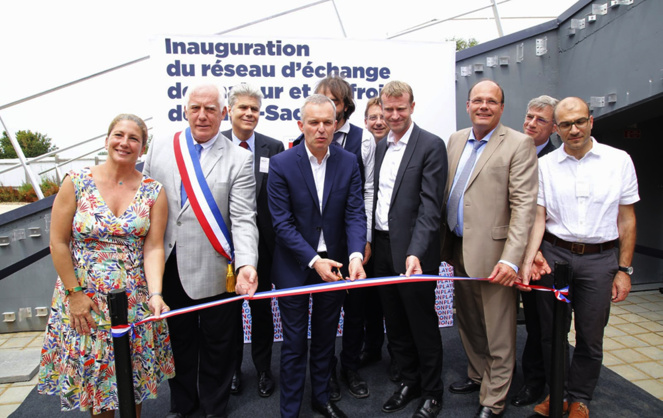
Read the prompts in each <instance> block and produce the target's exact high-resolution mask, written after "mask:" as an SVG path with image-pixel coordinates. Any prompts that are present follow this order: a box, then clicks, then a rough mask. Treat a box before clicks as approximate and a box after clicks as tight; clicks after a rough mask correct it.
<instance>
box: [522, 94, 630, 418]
mask: <svg viewBox="0 0 663 418" xmlns="http://www.w3.org/2000/svg"><path fill="white" fill-rule="evenodd" d="M554 116H555V129H556V131H557V132H558V133H559V135H560V137H561V139H562V142H563V144H564V145H563V146H562V147H560V148H559V149H557V150H555V151H553V152H552V153H550V154H548V155H547V156H545V157H543V158H541V159H540V160H539V194H538V199H537V204H538V206H537V214H536V221H535V224H534V227H533V228H532V233H531V236H530V240H529V244H528V247H527V253H526V256H525V261H524V263H523V266H522V271H521V275H522V281H523V283H526V284H527V283H529V278H530V276H531V273H530V272H531V269H532V267H531V266H532V261H533V260H534V257H535V255H536V252H537V251H538V249H539V246H540V247H541V252H542V253H543V256H544V257H545V259H546V260H547V261H548V264H551V263H552V262H554V261H558V260H559V261H566V262H568V263H569V266H570V267H571V269H572V271H573V276H572V278H571V283H570V284H569V285H570V286H569V287H570V299H571V307H572V308H573V311H574V313H575V317H574V321H575V330H576V348H575V350H574V352H573V359H572V361H571V364H570V365H569V373H568V379H567V394H566V396H567V400H568V404H567V405H568V409H569V417H570V418H579V417H583V418H584V417H588V416H589V408H588V405H589V402H590V401H591V399H592V396H593V393H594V389H595V387H596V383H597V381H598V378H599V373H600V371H601V363H602V361H603V333H604V327H605V326H606V325H607V323H608V318H609V315H610V302H611V301H612V302H620V301H622V300H624V299H625V298H626V296H627V295H628V293H629V291H630V289H631V277H630V275H631V274H632V273H633V268H632V267H631V260H632V258H633V251H634V248H635V236H636V220H635V210H634V203H635V202H637V201H639V200H640V197H639V195H638V183H637V178H636V175H635V168H634V166H633V162H632V161H631V158H630V157H629V156H628V154H627V153H626V152H624V151H621V150H618V149H615V148H612V147H609V146H607V145H603V144H600V143H598V142H597V141H596V139H594V138H593V137H592V136H591V130H592V125H593V122H594V121H593V118H592V116H591V115H590V114H589V108H588V107H587V104H586V103H585V102H584V101H583V100H582V99H580V98H577V97H569V98H566V99H564V100H562V101H561V102H560V103H559V104H558V105H557V107H556V108H555V114H554ZM542 240H543V242H542ZM617 244H619V250H618V249H617ZM542 314H543V312H542ZM569 314H570V310H569ZM546 322H547V323H548V324H550V327H552V317H549V318H545V317H542V321H541V323H542V324H545V323H546ZM550 335H551V329H548V330H547V329H542V336H543V337H542V338H543V342H542V344H543V345H544V346H546V345H550V342H551V341H550V340H551V338H550ZM546 336H547V337H546ZM548 361H549V359H548ZM549 407H550V404H549V398H546V400H545V401H544V402H543V403H541V404H539V405H537V406H536V407H535V408H534V411H535V412H536V413H538V414H540V415H545V416H547V415H548V413H549ZM565 410H566V408H565Z"/></svg>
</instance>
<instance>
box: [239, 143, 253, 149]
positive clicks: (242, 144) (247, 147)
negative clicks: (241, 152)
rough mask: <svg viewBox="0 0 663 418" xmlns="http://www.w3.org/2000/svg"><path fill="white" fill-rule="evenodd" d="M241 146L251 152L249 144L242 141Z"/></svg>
mask: <svg viewBox="0 0 663 418" xmlns="http://www.w3.org/2000/svg"><path fill="white" fill-rule="evenodd" d="M239 146H240V147H242V148H244V149H247V150H249V151H251V148H249V144H248V142H246V141H240V142H239Z"/></svg>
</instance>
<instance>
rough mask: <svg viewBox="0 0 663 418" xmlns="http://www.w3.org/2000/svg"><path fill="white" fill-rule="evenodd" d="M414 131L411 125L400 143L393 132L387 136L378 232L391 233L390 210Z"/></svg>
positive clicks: (376, 212) (379, 186)
mask: <svg viewBox="0 0 663 418" xmlns="http://www.w3.org/2000/svg"><path fill="white" fill-rule="evenodd" d="M413 129H414V123H411V124H410V127H409V128H408V130H407V131H406V132H405V134H403V137H402V138H401V139H400V140H399V141H398V142H395V141H394V133H393V132H391V131H389V134H388V135H387V151H386V152H385V154H384V159H383V160H382V165H381V166H380V184H378V203H377V205H376V208H375V229H377V230H378V231H385V232H386V231H389V208H390V207H391V196H392V195H393V194H394V183H396V174H397V173H398V167H400V165H401V161H402V160H403V154H405V148H406V147H407V143H408V141H409V140H410V135H412V130H413Z"/></svg>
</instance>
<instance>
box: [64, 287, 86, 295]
mask: <svg viewBox="0 0 663 418" xmlns="http://www.w3.org/2000/svg"><path fill="white" fill-rule="evenodd" d="M82 290H83V288H82V287H81V286H76V287H72V288H69V289H65V290H64V295H65V296H69V295H70V294H72V293H74V292H81V291H82Z"/></svg>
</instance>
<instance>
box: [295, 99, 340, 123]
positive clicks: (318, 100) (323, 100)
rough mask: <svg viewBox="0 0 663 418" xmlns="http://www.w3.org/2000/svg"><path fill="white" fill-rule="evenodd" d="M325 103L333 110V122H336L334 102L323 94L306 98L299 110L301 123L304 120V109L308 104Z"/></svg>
mask: <svg viewBox="0 0 663 418" xmlns="http://www.w3.org/2000/svg"><path fill="white" fill-rule="evenodd" d="M325 103H329V104H330V105H332V109H334V120H336V105H335V104H334V102H333V101H332V100H331V99H330V98H329V97H327V96H325V95H324V94H312V95H310V96H308V97H307V98H306V100H305V101H304V104H303V105H302V107H301V109H299V112H300V114H301V119H302V121H303V120H304V110H305V109H306V106H308V105H310V104H314V105H322V104H325Z"/></svg>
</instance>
